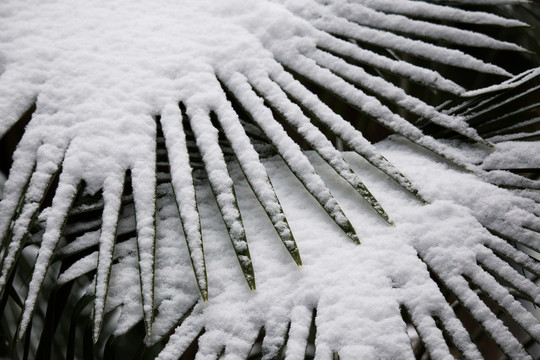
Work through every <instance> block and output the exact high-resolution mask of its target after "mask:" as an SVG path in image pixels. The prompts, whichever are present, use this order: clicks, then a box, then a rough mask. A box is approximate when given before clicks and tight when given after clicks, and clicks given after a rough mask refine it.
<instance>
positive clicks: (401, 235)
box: [109, 140, 540, 359]
mask: <svg viewBox="0 0 540 360" xmlns="http://www.w3.org/2000/svg"><path fill="white" fill-rule="evenodd" d="M377 147H378V149H379V150H381V152H382V153H383V155H384V156H385V157H387V158H388V159H389V160H391V161H392V162H393V163H395V164H396V165H398V166H399V168H400V169H402V170H403V172H404V173H405V175H406V176H408V177H409V178H410V179H411V180H412V181H413V182H414V183H416V184H419V186H420V188H421V191H422V193H423V194H424V195H425V197H426V198H427V199H429V200H430V201H431V202H432V204H431V205H422V203H421V202H419V201H418V200H417V199H415V198H414V197H412V196H411V195H410V194H408V193H407V192H405V191H404V190H402V189H401V188H400V187H399V186H397V185H396V184H394V183H393V182H391V181H390V180H389V179H387V178H385V177H384V176H383V175H382V174H380V173H377V172H373V171H372V170H371V169H372V167H371V166H370V165H369V164H368V163H367V162H366V161H364V160H362V159H361V158H360V157H358V156H357V155H355V154H345V155H346V156H345V158H346V159H347V160H348V161H349V163H350V164H351V165H352V166H353V167H354V168H355V170H356V171H358V172H359V173H362V174H363V175H364V177H365V182H366V184H367V185H368V186H369V187H370V188H371V189H372V191H373V194H374V195H375V196H377V198H378V199H379V200H380V201H381V204H382V205H383V206H385V208H386V209H388V212H389V214H390V216H392V218H393V219H395V221H396V227H391V226H389V225H388V224H386V223H385V222H384V221H383V220H382V219H381V218H379V217H378V216H377V215H376V214H375V213H374V212H372V211H370V210H369V207H368V205H367V204H366V205H362V204H361V202H359V196H351V195H352V194H351V190H350V188H348V186H347V183H346V182H345V181H344V180H342V179H339V178H338V177H336V176H335V175H333V174H332V172H333V171H332V169H331V168H330V167H328V166H327V165H325V164H324V162H323V161H322V160H321V159H320V158H318V156H317V155H315V154H310V155H309V158H310V160H311V161H312V162H313V163H314V164H315V165H316V169H317V171H318V173H319V174H320V175H321V176H322V177H323V179H324V180H325V182H326V183H327V184H328V186H330V187H331V188H332V190H333V194H334V195H335V196H336V198H337V199H338V201H339V202H340V204H341V205H342V207H343V209H344V211H345V212H346V214H347V216H348V218H349V219H350V220H351V222H352V223H353V225H354V227H355V228H356V229H358V235H359V237H360V238H361V239H362V245H359V246H355V245H354V244H352V243H351V242H350V241H348V239H347V237H346V236H345V235H344V234H343V233H341V232H340V230H339V228H338V227H337V226H335V224H333V223H332V222H331V221H330V220H329V218H328V217H327V215H326V214H325V212H324V211H323V210H322V209H321V208H319V207H318V206H317V204H316V202H315V201H314V199H313V198H311V197H310V196H309V194H308V193H307V192H306V191H305V189H303V188H302V185H301V184H300V182H299V181H298V180H297V179H295V178H294V176H293V175H292V174H291V173H290V171H289V169H288V168H287V167H286V166H285V165H284V164H283V163H282V162H281V161H280V160H278V159H268V160H266V161H265V166H266V168H267V169H268V172H269V174H270V177H271V180H272V183H273V185H274V187H275V189H276V192H277V194H278V196H279V198H280V199H281V202H282V204H283V207H284V210H285V213H286V215H287V217H288V219H289V223H290V226H291V228H292V230H293V231H294V233H295V238H296V241H297V243H298V246H299V249H300V252H301V254H302V260H303V264H304V265H303V266H302V267H301V268H298V267H297V266H296V265H295V264H294V263H293V262H292V261H291V259H290V257H289V256H288V254H287V252H286V250H285V249H284V248H283V247H282V246H280V244H279V240H278V237H277V235H276V234H275V233H274V232H273V230H272V226H271V223H270V222H269V221H268V220H267V219H266V218H265V216H264V210H263V209H262V208H261V206H260V205H259V204H258V203H257V201H256V198H255V197H254V195H253V193H252V192H251V190H250V189H249V186H248V185H247V184H246V183H245V180H244V179H243V177H242V175H241V172H240V170H239V169H238V168H233V170H232V171H231V176H232V177H233V179H234V180H235V184H237V186H236V189H237V195H238V197H239V199H240V203H239V205H240V210H241V212H242V216H243V219H244V222H245V225H246V231H247V237H248V239H249V243H250V250H251V253H252V259H253V263H254V267H255V273H256V276H257V291H255V292H254V291H250V290H249V288H248V287H247V286H246V284H245V283H243V282H242V281H239V280H241V278H242V274H241V272H240V270H239V268H238V266H237V265H236V264H235V259H234V253H233V250H232V248H231V247H230V245H229V244H228V241H227V240H226V231H225V228H224V226H223V224H222V222H216V221H215V220H214V219H216V218H219V211H218V209H217V207H216V205H215V202H214V201H213V200H212V194H211V192H209V189H208V188H207V187H198V188H197V193H198V198H199V201H200V205H199V210H200V211H201V221H202V228H203V235H204V237H205V252H206V254H207V266H208V282H209V288H210V294H209V295H210V297H209V301H208V302H206V303H204V304H203V303H201V302H200V301H199V300H198V296H199V295H198V291H197V288H196V283H195V281H194V280H193V279H191V278H188V277H186V276H182V275H181V274H185V273H188V272H189V271H190V268H189V267H190V264H189V258H188V257H187V253H186V249H185V247H184V246H182V244H183V241H182V239H181V238H178V237H179V233H178V232H174V231H173V229H175V228H178V227H179V226H180V224H179V223H178V220H177V218H176V216H175V215H174V211H175V210H174V205H173V204H172V203H171V202H170V200H169V202H168V205H166V206H164V207H163V208H162V210H161V211H160V213H159V221H158V241H157V254H158V255H157V258H158V259H161V260H159V261H158V264H157V273H156V276H157V278H156V296H157V298H156V299H157V300H156V302H157V303H158V304H160V305H159V310H160V315H159V316H158V317H157V318H156V319H155V323H154V336H156V337H157V336H159V334H162V333H165V332H166V329H167V327H168V326H171V325H172V324H173V323H174V322H175V319H177V318H178V317H179V316H181V313H182V312H183V311H187V309H189V308H191V306H193V304H195V303H197V302H198V303H197V305H196V306H195V309H194V310H193V312H192V313H191V315H190V316H189V317H188V319H187V320H185V321H184V323H183V325H182V326H181V327H179V328H178V329H177V330H176V334H175V335H173V336H172V337H171V339H170V341H169V343H168V345H167V347H166V349H165V351H164V352H163V353H162V354H161V358H163V359H168V358H174V356H175V355H174V354H177V353H179V352H180V351H181V349H185V347H186V346H187V345H189V343H190V342H191V339H193V337H194V336H196V335H197V334H198V333H199V332H200V330H201V329H202V328H203V327H204V328H205V330H206V331H205V334H204V335H203V336H202V337H201V338H200V340H199V346H200V352H201V356H210V355H216V354H217V353H219V352H220V351H221V349H222V348H223V346H225V348H226V352H225V354H226V356H225V358H227V359H229V358H230V359H236V358H244V357H245V355H246V354H247V353H248V352H249V351H250V349H251V345H252V343H253V342H254V340H255V337H256V336H257V332H258V330H259V329H260V328H261V327H262V326H264V327H265V329H266V334H267V335H266V337H265V344H264V345H263V348H265V349H269V350H271V349H274V350H275V348H274V347H275V346H277V345H279V344H280V343H279V339H282V338H283V336H284V333H285V332H286V329H287V324H288V322H289V321H292V323H291V329H290V337H289V343H288V346H287V354H288V356H289V357H290V358H292V359H303V356H304V355H303V354H304V350H305V345H306V334H307V331H308V328H309V325H310V323H311V312H312V309H313V308H315V307H316V308H317V318H316V323H317V340H316V348H317V352H316V354H317V357H318V358H319V357H320V358H327V357H328V356H330V355H331V354H332V353H333V352H339V354H340V357H341V358H344V359H355V358H356V357H355V356H357V354H359V353H362V354H363V358H367V359H371V358H381V357H382V358H395V357H399V358H413V355H412V352H411V349H410V344H409V339H408V337H407V336H406V333H405V323H404V322H403V321H402V319H401V315H400V308H399V306H400V304H403V305H404V306H406V308H407V309H408V310H409V311H410V313H411V314H413V319H414V321H415V323H416V324H417V325H418V326H419V328H420V329H423V330H422V331H425V334H428V335H429V336H432V337H434V338H435V339H434V340H433V341H434V342H433V344H437V343H438V345H433V344H432V345H433V346H434V348H433V351H434V353H435V354H437V353H439V354H440V355H441V356H442V355H444V353H445V351H447V350H445V349H446V345H445V342H444V340H443V338H442V336H441V333H440V331H439V330H438V329H437V327H436V326H435V324H434V323H433V319H432V318H431V315H434V314H436V315H437V316H438V317H439V318H440V319H441V320H442V321H443V323H444V324H445V326H448V327H449V329H451V330H450V332H451V334H452V336H455V337H456V339H458V340H457V342H458V344H459V346H461V347H462V348H463V351H466V352H468V353H469V354H470V355H472V357H477V356H478V353H477V350H476V349H475V347H474V346H473V345H472V344H470V343H469V342H468V341H467V337H468V335H467V334H466V332H465V330H464V329H463V328H462V327H461V325H460V324H459V322H457V323H456V321H457V320H456V319H455V318H454V317H453V312H452V311H451V310H450V308H449V307H448V304H447V303H446V301H445V299H444V298H443V297H442V295H441V293H440V292H439V290H438V288H437V286H436V285H435V283H434V282H433V281H432V280H431V279H430V276H429V273H428V272H427V269H426V265H425V264H424V263H423V262H422V261H420V259H419V256H420V257H421V258H422V259H424V261H425V262H426V263H428V264H429V266H430V267H431V268H432V269H433V270H434V271H435V272H436V273H437V274H439V275H440V276H442V278H443V281H444V282H445V283H447V284H449V286H455V288H456V289H457V290H456V291H457V292H458V293H462V294H464V296H471V295H472V294H473V293H472V290H470V288H469V287H468V285H467V284H466V283H465V282H464V280H463V276H464V275H465V276H467V277H470V278H472V279H473V281H478V283H480V284H484V285H485V287H486V288H487V291H488V292H502V294H504V293H505V292H506V294H507V295H506V296H507V297H508V296H509V293H508V292H507V290H506V289H505V288H504V287H502V286H501V285H500V284H498V283H497V282H496V281H495V280H494V279H493V278H492V277H491V275H489V273H486V272H485V271H484V270H482V268H481V267H480V266H479V265H478V263H477V261H478V262H479V263H481V264H487V265H486V266H489V265H490V264H496V266H499V267H500V271H501V272H504V273H506V274H509V275H508V276H510V278H511V279H514V280H515V281H516V283H521V284H522V285H523V288H524V289H525V291H527V293H529V294H530V295H531V296H532V297H534V298H535V299H537V300H540V291H539V289H538V288H537V287H536V285H534V284H532V283H531V282H530V281H528V280H527V279H525V278H523V277H522V276H521V275H520V274H519V273H517V272H516V271H515V270H513V268H511V267H510V266H508V265H507V264H506V263H504V262H502V264H500V263H501V260H500V259H499V258H498V257H497V256H496V255H494V253H493V251H492V250H491V248H496V249H499V251H504V252H512V249H513V248H512V247H510V249H508V244H507V243H506V242H504V241H502V240H501V239H499V238H496V237H494V236H492V235H490V233H489V232H488V231H487V230H486V229H484V228H483V227H482V226H481V224H480V223H479V221H478V220H477V219H476V218H475V214H484V215H485V216H486V217H491V218H499V219H501V218H505V219H507V220H508V221H512V219H515V216H512V213H513V212H515V211H523V212H532V211H538V205H536V204H535V203H534V201H532V200H526V199H523V198H520V197H515V196H512V195H511V194H510V193H508V192H507V191H506V190H502V189H499V188H497V187H495V186H493V185H489V184H486V183H484V182H483V181H482V180H481V179H479V178H478V177H476V176H475V175H472V174H464V173H462V172H460V171H457V170H455V169H453V168H452V167H451V166H448V165H446V164H444V163H441V162H440V160H439V159H437V158H436V157H433V156H431V155H429V153H427V152H426V151H425V150H422V149H419V148H417V147H415V146H413V145H411V144H410V143H408V142H407V141H404V140H394V141H386V142H384V143H380V144H377ZM163 201H164V202H165V201H166V200H163ZM519 209H521V210H519ZM514 251H515V250H514ZM165 254H167V256H164V255H165ZM497 259H499V260H497ZM535 266H537V265H535ZM136 273H137V272H136V261H134V259H133V256H131V257H130V256H127V257H125V258H123V259H122V260H121V262H120V264H118V265H115V266H114V267H113V277H112V280H111V286H112V288H111V292H110V297H111V298H110V305H109V306H111V308H112V307H113V306H116V305H118V304H121V303H123V304H124V310H123V311H122V315H121V317H120V321H119V324H118V325H119V327H118V330H117V331H118V332H122V331H125V330H126V329H127V328H129V327H130V326H132V325H133V324H135V323H136V322H137V321H139V320H140V319H141V315H142V314H141V313H140V310H139V311H134V309H133V305H132V303H133V300H134V299H136V298H137V296H138V295H137V294H138V290H137V289H138V280H137V276H136ZM129 274H132V275H129ZM171 274H178V275H177V276H171ZM130 276H131V281H130V280H129V279H130ZM516 279H517V280H516ZM519 279H521V280H519ZM128 285H129V286H128ZM460 287H461V288H460ZM128 288H129V289H132V290H130V291H128V290H127V289H128ZM179 289H181V291H179ZM467 289H468V290H467ZM509 299H513V297H510V298H507V299H506V300H505V301H509ZM482 304H483V303H482V302H479V301H472V300H471V305H470V306H471V310H472V311H473V312H478V313H479V314H484V315H479V317H480V318H481V319H483V321H485V324H487V326H488V327H489V326H495V327H497V326H500V325H501V324H500V323H498V320H496V319H495V318H494V317H493V315H491V318H490V315H489V314H490V313H491V312H490V311H488V313H486V312H485V311H486V308H485V305H482ZM509 305H511V306H514V307H515V312H516V313H518V314H520V316H521V317H522V322H523V324H524V326H526V327H527V328H529V329H530V330H531V331H532V332H533V333H534V334H539V331H540V325H538V323H537V321H536V319H535V318H534V317H533V316H532V315H531V314H530V313H528V312H527V311H526V310H525V309H524V308H523V307H522V306H521V305H520V304H519V302H517V301H515V300H512V301H510V302H509ZM137 314H138V315H137ZM486 314H487V315H486ZM482 317H484V318H482ZM430 321H431V323H430ZM423 327H424V328H423ZM419 331H420V330H419ZM497 331H498V333H497V332H496V333H495V334H496V336H497V340H498V341H500V343H501V346H503V347H505V348H506V349H507V350H508V351H509V353H510V354H513V355H514V356H517V357H522V356H525V353H524V352H523V350H520V345H519V344H518V343H517V341H516V340H515V339H514V338H513V336H512V335H511V334H510V333H509V332H507V330H504V328H500V329H499V330H497ZM535 336H538V335H535ZM436 339H438V340H436ZM273 341H278V344H277V345H276V344H274V343H273ZM150 342H152V340H150ZM443 357H444V356H443Z"/></svg>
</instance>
